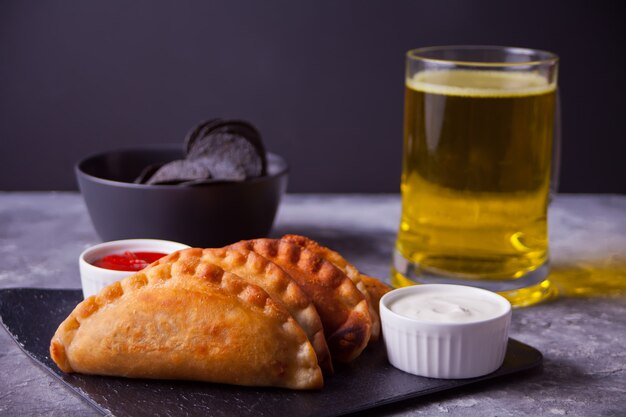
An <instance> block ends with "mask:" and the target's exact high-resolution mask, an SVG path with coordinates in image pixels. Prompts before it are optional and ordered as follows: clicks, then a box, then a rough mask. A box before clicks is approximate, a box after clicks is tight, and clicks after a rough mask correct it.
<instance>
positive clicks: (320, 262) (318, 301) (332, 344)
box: [232, 239, 372, 362]
mask: <svg viewBox="0 0 626 417" xmlns="http://www.w3.org/2000/svg"><path fill="white" fill-rule="evenodd" d="M232 247H235V248H243V249H247V250H251V251H253V252H256V253H258V254H259V255H261V256H263V257H265V258H267V259H269V260H271V261H272V262H274V263H276V264H278V265H279V266H280V267H281V268H283V269H284V270H285V271H286V272H287V273H288V274H289V275H291V276H292V277H293V279H294V280H295V281H296V282H297V283H298V284H299V285H300V286H301V287H302V289H303V290H304V291H305V292H306V293H307V294H308V295H309V296H310V297H311V299H312V300H313V303H315V307H316V308H317V312H318V313H319V315H320V318H321V319H322V324H323V325H324V334H325V335H326V342H327V343H328V347H329V349H330V353H331V355H332V357H333V359H336V360H338V361H340V362H349V361H351V360H353V359H355V358H356V357H357V356H358V355H359V354H360V353H361V352H362V351H363V349H364V348H365V347H366V346H367V343H368V341H369V338H370V332H371V328H372V321H371V318H370V313H369V307H368V303H367V300H366V299H365V297H364V296H363V294H362V293H361V292H360V291H359V290H358V289H357V288H356V286H355V285H354V283H353V282H352V281H351V280H350V278H348V277H347V276H346V274H344V273H343V272H342V271H341V270H340V269H338V268H337V267H335V266H334V265H333V264H332V263H330V262H328V261H326V260H324V259H323V258H321V257H320V256H318V255H316V254H315V253H313V252H311V251H310V250H308V249H305V248H302V247H301V246H298V245H294V244H292V243H289V242H285V241H282V240H277V239H255V240H247V241H242V242H238V243H235V244H234V245H232Z"/></svg>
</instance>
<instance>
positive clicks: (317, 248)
mask: <svg viewBox="0 0 626 417" xmlns="http://www.w3.org/2000/svg"><path fill="white" fill-rule="evenodd" d="M280 239H281V240H284V241H287V242H290V243H293V244H295V245H298V246H302V247H303V248H307V249H308V250H310V251H313V252H315V253H316V254H317V255H319V256H321V257H322V258H324V259H326V260H327V261H328V262H330V263H332V264H333V265H335V266H336V267H337V268H339V269H341V270H342V271H343V273H344V274H346V275H347V276H348V278H350V279H351V280H352V282H354V285H356V287H357V288H358V290H359V291H361V293H362V294H363V295H364V296H365V299H366V300H367V302H368V303H369V310H370V316H371V318H372V334H371V336H370V341H371V342H375V341H377V340H378V338H379V337H380V318H379V317H378V312H377V311H378V310H377V308H376V307H377V306H374V302H373V301H372V298H371V297H370V295H369V292H368V291H367V286H366V285H365V284H364V283H363V282H362V281H361V274H360V273H359V271H358V270H357V269H356V267H355V266H354V265H352V264H351V263H350V262H348V261H347V260H346V259H345V258H344V257H343V256H341V255H340V254H339V253H337V252H335V251H334V250H331V249H329V248H327V247H324V246H322V245H320V244H319V243H317V242H316V241H314V240H313V239H309V238H308V237H305V236H300V235H285V236H283V237H281V238H280Z"/></svg>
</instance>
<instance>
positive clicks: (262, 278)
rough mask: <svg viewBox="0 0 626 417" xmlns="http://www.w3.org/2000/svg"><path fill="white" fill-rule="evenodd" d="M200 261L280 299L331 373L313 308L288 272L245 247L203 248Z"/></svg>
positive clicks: (322, 337)
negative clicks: (229, 273)
mask: <svg viewBox="0 0 626 417" xmlns="http://www.w3.org/2000/svg"><path fill="white" fill-rule="evenodd" d="M202 261H205V262H207V263H209V264H214V265H217V266H219V267H220V268H222V269H224V270H225V271H227V272H231V273H233V274H236V275H237V276H239V277H241V278H243V279H245V280H246V281H248V282H250V283H251V284H255V285H258V286H259V287H261V288H263V289H264V290H265V291H266V292H267V293H268V294H269V295H270V297H272V298H273V299H274V300H275V301H277V302H280V303H282V304H283V305H284V306H285V308H286V309H287V311H289V313H290V314H291V315H292V317H293V318H294V319H295V320H296V321H297V322H298V324H299V325H300V326H301V327H302V329H303V330H304V332H305V333H306V335H307V337H308V338H309V341H310V342H311V344H312V345H313V349H315V353H316V354H317V361H318V363H319V366H320V368H321V369H322V371H323V372H324V373H325V374H326V375H332V373H333V365H332V360H331V358H330V352H329V351H328V345H327V344H326V338H325V337H324V328H323V326H322V321H321V319H320V316H319V314H318V313H317V309H316V308H315V305H314V304H313V302H312V300H311V297H309V296H308V295H307V294H306V293H305V292H304V291H303V290H302V288H300V285H298V283H296V282H295V281H294V279H293V278H292V277H291V275H289V274H287V273H286V272H285V271H284V270H283V269H282V268H280V267H279V266H278V265H276V264H275V263H273V262H271V261H269V260H268V259H266V258H264V257H262V256H261V255H258V254H257V253H255V252H252V251H249V250H245V249H241V248H240V249H235V248H228V247H226V248H219V249H204V250H203V251H202Z"/></svg>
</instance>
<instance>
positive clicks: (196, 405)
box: [0, 288, 542, 417]
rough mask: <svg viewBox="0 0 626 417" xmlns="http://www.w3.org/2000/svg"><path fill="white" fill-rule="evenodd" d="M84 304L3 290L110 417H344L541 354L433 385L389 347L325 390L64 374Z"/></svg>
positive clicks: (518, 355) (525, 354)
mask: <svg viewBox="0 0 626 417" xmlns="http://www.w3.org/2000/svg"><path fill="white" fill-rule="evenodd" d="M81 300H82V292H81V291H80V290H51V289H34V288H11V289H2V290H0V318H1V319H2V324H3V325H4V327H5V328H6V330H7V331H8V332H9V334H10V335H11V336H12V337H13V338H14V339H15V340H16V342H17V343H18V344H19V346H20V347H21V348H22V350H23V351H24V352H25V353H26V354H28V355H29V356H30V357H31V358H32V359H34V360H35V361H36V362H37V363H39V364H40V365H42V366H43V367H44V368H45V369H47V370H48V371H50V372H51V373H52V374H53V375H54V376H56V377H57V378H59V379H60V380H61V381H63V382H64V383H65V384H66V385H67V386H68V387H69V388H71V389H72V390H74V391H75V392H76V393H77V394H78V395H79V396H81V397H82V398H83V399H85V400H86V401H88V402H89V403H90V404H91V405H92V406H94V407H95V408H96V409H97V410H99V411H100V412H102V413H103V414H112V415H115V416H120V417H121V416H134V417H141V416H150V417H153V416H200V415H202V416H206V415H211V416H244V415H245V416H247V415H250V414H254V415H257V416H279V415H280V416H283V415H289V416H294V417H299V416H328V417H330V416H339V415H344V414H348V413H354V412H358V411H362V410H366V409H371V408H374V407H378V406H381V405H384V404H390V403H395V402H398V401H402V400H406V399H410V398H416V397H420V396H423V395H427V394H431V393H434V392H439V391H444V390H449V389H453V388H457V387H460V386H463V385H467V384H471V383H474V382H477V381H484V380H487V379H491V378H496V377H500V376H504V375H509V374H512V373H516V372H520V371H524V370H528V369H531V368H534V367H536V366H538V365H539V364H541V361H542V355H541V353H540V352H539V351H538V350H536V349H534V348H532V347H530V346H528V345H525V344H523V343H521V342H518V341H516V340H513V339H510V340H509V345H508V349H507V354H506V357H505V360H504V364H503V365H502V367H501V368H500V369H498V370H497V371H496V372H494V373H492V374H489V375H486V376H483V377H480V378H472V379H456V380H444V379H431V378H423V377H418V376H414V375H410V374H407V373H404V372H402V371H399V370H397V369H396V368H394V367H392V366H391V365H390V364H389V363H388V362H387V356H386V352H385V347H384V344H383V343H382V342H380V343H377V344H375V345H374V346H369V347H368V348H367V349H366V350H365V351H364V352H363V354H362V355H361V356H360V357H359V358H358V359H357V360H355V361H354V362H353V363H352V364H350V365H348V366H345V365H344V366H337V367H336V373H335V375H334V376H332V377H330V378H327V379H326V381H325V387H324V389H322V390H319V391H307V392H303V391H290V390H285V389H272V388H248V387H238V386H231V385H222V384H209V383H198V382H181V381H151V380H132V379H124V378H113V377H100V376H89V375H79V374H69V375H68V374H64V373H63V372H61V371H60V370H59V369H58V368H57V367H56V365H55V364H54V363H53V362H52V360H51V359H50V354H49V352H48V349H49V346H50V339H51V338H52V335H53V334H54V332H55V331H56V328H57V327H58V325H59V324H60V323H61V321H63V320H64V319H65V317H66V316H67V315H68V314H69V313H70V312H71V311H72V309H73V308H74V307H75V306H76V304H78V303H79V302H80V301H81Z"/></svg>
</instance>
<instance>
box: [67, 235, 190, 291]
mask: <svg viewBox="0 0 626 417" xmlns="http://www.w3.org/2000/svg"><path fill="white" fill-rule="evenodd" d="M188 247H189V246H187V245H184V244H182V243H178V242H171V241H169V240H159V239H126V240H114V241H111V242H104V243H100V244H99V245H95V246H92V247H90V248H87V249H85V250H84V251H83V253H81V254H80V257H79V258H78V267H79V269H80V281H81V284H82V286H83V296H84V297H85V298H87V297H89V296H90V295H94V294H97V293H98V292H99V291H100V290H101V289H102V288H104V287H106V286H107V285H109V284H112V283H114V282H115V281H119V280H120V279H122V278H125V277H127V276H130V275H132V274H134V273H135V272H133V271H113V270H111V269H105V268H99V267H97V266H95V265H93V263H94V262H95V261H97V260H98V259H100V258H102V257H104V256H107V255H113V254H116V253H124V252H126V251H131V252H161V253H165V254H170V253H173V252H176V251H179V250H181V249H186V248H188Z"/></svg>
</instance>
